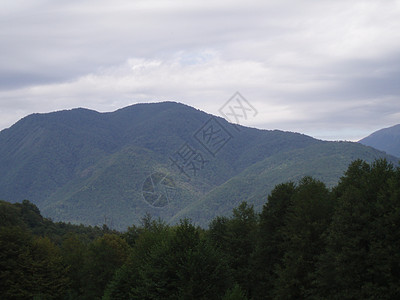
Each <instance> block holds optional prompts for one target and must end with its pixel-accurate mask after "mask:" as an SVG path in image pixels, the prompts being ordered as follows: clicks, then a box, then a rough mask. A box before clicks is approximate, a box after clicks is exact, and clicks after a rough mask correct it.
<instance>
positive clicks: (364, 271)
mask: <svg viewBox="0 0 400 300" xmlns="http://www.w3.org/2000/svg"><path fill="white" fill-rule="evenodd" d="M399 191H400V173H399V169H397V170H394V168H393V166H392V165H391V164H388V162H387V161H385V160H378V161H376V162H374V163H373V164H372V165H369V164H367V163H365V162H362V161H355V162H354V163H352V164H351V165H350V166H349V169H348V171H347V172H346V174H345V176H344V177H343V178H342V179H341V181H340V183H339V185H338V187H337V188H336V189H335V192H336V194H337V196H338V200H337V201H338V204H337V207H336V210H335V214H334V217H333V221H332V224H331V225H330V227H329V230H328V235H327V238H326V240H327V247H326V249H327V250H326V253H324V254H323V255H321V258H320V263H319V267H318V276H317V280H316V285H317V287H318V295H319V296H320V297H321V298H326V299H339V298H340V299H355V298H357V299H397V298H399V297H400V288H399V286H400V285H399V284H400V254H399V253H400V244H399V240H400V234H399V228H400V215H399V211H400V192H399Z"/></svg>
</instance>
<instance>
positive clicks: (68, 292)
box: [0, 160, 400, 300]
mask: <svg viewBox="0 0 400 300" xmlns="http://www.w3.org/2000/svg"><path fill="white" fill-rule="evenodd" d="M0 217H1V219H0V267H1V269H0V291H1V292H0V298H1V299H124V300H125V299H141V300H146V299H208V300H212V299H224V300H228V299H231V300H233V299H400V229H399V228H400V227H399V226H400V168H399V167H394V166H393V165H391V164H389V163H388V162H387V161H385V160H378V161H376V162H374V163H373V164H368V163H366V162H364V161H360V160H357V161H355V162H353V163H352V164H351V165H350V166H349V168H348V170H347V172H346V173H345V174H344V176H343V177H342V178H341V180H340V182H339V183H338V185H337V186H336V187H334V188H333V189H328V188H327V187H326V186H325V184H324V183H322V182H320V181H318V180H315V179H313V178H310V177H305V178H303V179H302V180H301V181H300V182H299V183H297V184H295V183H292V182H288V183H283V184H280V185H278V186H276V187H275V189H274V190H273V191H272V192H271V194H270V195H269V196H268V201H266V204H265V205H264V207H263V209H262V212H261V213H256V212H255V211H254V209H253V207H252V206H251V205H248V204H247V203H245V202H244V203H242V204H241V205H240V206H239V207H237V208H236V209H234V210H233V214H232V216H231V217H229V218H228V217H218V218H216V219H214V220H213V221H212V222H211V223H210V225H209V228H208V229H202V228H200V227H196V226H195V225H194V224H192V223H191V222H190V221H189V220H182V221H181V222H180V224H178V225H175V226H170V225H167V224H165V223H164V222H162V221H161V220H153V219H152V218H151V217H150V216H145V217H144V218H143V220H142V225H141V226H132V227H130V228H128V230H127V231H126V232H124V233H120V232H116V231H112V230H110V229H109V228H107V226H103V228H98V227H84V226H75V225H70V224H64V223H53V222H51V221H50V220H47V219H44V218H42V217H41V216H40V213H39V211H38V209H37V208H36V207H35V206H34V205H33V204H31V203H29V202H28V201H24V202H23V203H22V204H9V203H7V202H1V203H0Z"/></svg>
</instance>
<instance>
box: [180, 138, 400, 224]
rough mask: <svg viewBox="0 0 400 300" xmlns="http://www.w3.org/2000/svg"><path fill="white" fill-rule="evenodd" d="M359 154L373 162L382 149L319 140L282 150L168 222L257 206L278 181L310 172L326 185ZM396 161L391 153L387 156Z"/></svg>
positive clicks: (207, 217)
mask: <svg viewBox="0 0 400 300" xmlns="http://www.w3.org/2000/svg"><path fill="white" fill-rule="evenodd" d="M360 157H362V158H363V160H365V161H367V162H371V163H372V162H373V161H374V160H376V159H377V158H379V157H382V153H381V152H379V151H378V150H376V149H373V148H370V147H364V146H362V145H360V144H357V143H351V142H323V143H318V144H316V145H312V146H309V147H305V148H301V149H296V150H291V151H287V152H282V153H279V154H275V155H273V156H270V157H268V158H266V159H264V160H262V161H260V162H258V163H256V164H253V165H252V166H250V167H248V168H247V169H246V170H244V171H243V172H241V173H240V174H238V175H237V176H235V177H233V178H231V179H230V180H228V181H227V182H226V183H224V184H222V185H220V186H218V187H217V188H215V189H214V190H212V191H210V193H208V194H207V195H205V196H204V197H202V198H201V199H200V200H199V201H197V202H195V203H193V204H192V205H190V206H188V207H186V208H185V209H184V210H182V211H180V212H179V213H178V214H177V215H176V216H175V217H174V218H173V219H172V222H177V221H179V219H182V218H190V219H192V220H196V222H197V223H198V224H200V225H202V226H207V224H208V223H209V220H212V219H213V218H215V217H216V216H221V215H224V216H228V215H230V214H231V211H232V209H233V208H235V207H237V206H238V205H239V204H240V203H241V202H242V201H246V202H248V203H251V204H252V205H254V208H255V209H256V210H261V208H262V206H263V205H264V204H265V201H266V199H267V197H268V194H269V193H270V192H271V190H272V189H273V188H274V187H275V186H276V185H278V184H281V183H283V182H287V181H292V182H297V181H299V180H300V179H301V178H302V177H304V176H311V177H313V178H316V179H318V180H320V181H322V182H324V183H325V184H326V185H327V186H328V187H333V186H334V185H336V184H337V183H338V181H339V178H340V177H341V176H342V174H343V172H344V171H343V170H346V168H347V166H348V165H349V164H350V163H351V162H352V161H354V160H356V159H358V158H360ZM387 158H388V159H389V161H391V162H392V163H394V164H396V163H397V159H396V158H395V157H387Z"/></svg>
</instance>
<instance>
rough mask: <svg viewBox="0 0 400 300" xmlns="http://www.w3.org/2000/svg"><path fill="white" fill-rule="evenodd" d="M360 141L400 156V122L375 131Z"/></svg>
mask: <svg viewBox="0 0 400 300" xmlns="http://www.w3.org/2000/svg"><path fill="white" fill-rule="evenodd" d="M359 143H361V144H363V145H366V146H371V147H374V148H376V149H379V150H382V151H385V152H386V153H388V154H391V155H394V156H396V157H400V124H398V125H395V126H392V127H389V128H384V129H381V130H378V131H375V132H374V133H372V134H371V135H369V136H367V137H365V138H363V139H362V140H360V141H359Z"/></svg>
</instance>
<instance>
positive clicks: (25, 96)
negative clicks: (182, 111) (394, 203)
mask: <svg viewBox="0 0 400 300" xmlns="http://www.w3.org/2000/svg"><path fill="white" fill-rule="evenodd" d="M236 92H239V93H240V94H241V95H242V96H243V97H244V98H245V99H246V100H247V101H248V103H250V104H251V106H252V107H254V109H255V110H256V111H257V114H256V115H251V116H249V117H248V118H247V119H246V120H243V122H242V123H241V124H242V125H246V126H250V127H257V128H261V129H280V130H286V131H295V132H301V133H304V134H308V135H311V136H313V137H316V138H320V139H324V140H350V141H357V140H358V139H360V138H362V137H365V136H367V135H369V134H370V133H372V132H373V131H375V130H378V129H381V128H385V127H390V126H393V125H395V124H399V123H400V0H399V1H394V0H385V1H382V0H362V1H358V0H352V1H348V0H332V1H329V0H318V1H316V0H290V1H289V0H260V1H258V0H247V1H227V0H219V1H215V0H212V1H211V0H202V1H192V0H185V1H183V0H182V1H180V0H162V1H153V0H135V1H131V0H116V1H106V0H79V1H78V0H68V1H67V0H58V1H54V0H51V1H47V0H30V1H22V0H2V1H1V2H0V130H2V129H4V128H8V127H10V126H11V125H12V124H14V123H15V122H17V121H18V120H19V119H20V118H22V117H24V116H26V115H29V114H31V113H38V112H40V113H45V112H51V111H56V110H63V109H71V108H75V107H85V108H89V109H94V110H97V111H100V112H106V111H114V110H117V109H119V108H122V107H125V106H128V105H132V104H135V103H143V102H160V101H176V102H181V103H184V104H187V105H190V106H193V107H196V108H198V109H201V110H203V111H205V112H208V113H211V114H214V115H221V113H220V111H219V110H220V108H221V107H223V106H224V104H225V103H226V102H227V101H229V99H230V98H231V97H232V95H233V94H235V93H236Z"/></svg>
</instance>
